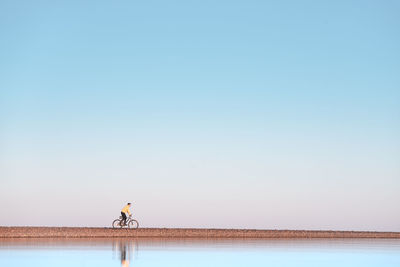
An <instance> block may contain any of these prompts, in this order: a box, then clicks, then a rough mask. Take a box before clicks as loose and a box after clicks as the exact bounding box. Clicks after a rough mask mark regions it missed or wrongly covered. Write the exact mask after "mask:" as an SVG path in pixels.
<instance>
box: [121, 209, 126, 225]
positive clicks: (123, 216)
mask: <svg viewBox="0 0 400 267" xmlns="http://www.w3.org/2000/svg"><path fill="white" fill-rule="evenodd" d="M121 215H122V222H121V224H122V225H125V224H126V214H125V212H122V211H121Z"/></svg>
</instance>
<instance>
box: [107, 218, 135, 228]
mask: <svg viewBox="0 0 400 267" xmlns="http://www.w3.org/2000/svg"><path fill="white" fill-rule="evenodd" d="M122 222H123V219H122V216H119V218H118V219H116V220H114V221H113V222H112V227H113V228H118V227H119V228H122V227H124V226H127V227H128V228H135V229H136V228H139V222H138V221H136V220H135V219H132V216H131V215H130V216H129V217H128V218H127V219H126V222H125V224H122Z"/></svg>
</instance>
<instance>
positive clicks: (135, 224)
mask: <svg viewBox="0 0 400 267" xmlns="http://www.w3.org/2000/svg"><path fill="white" fill-rule="evenodd" d="M128 228H133V229H136V228H139V222H138V221H136V220H131V221H130V222H129V223H128Z"/></svg>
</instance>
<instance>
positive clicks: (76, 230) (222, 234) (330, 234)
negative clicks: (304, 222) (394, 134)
mask: <svg viewBox="0 0 400 267" xmlns="http://www.w3.org/2000/svg"><path fill="white" fill-rule="evenodd" d="M20 237H24V238H37V237H40V238H42V237H85V238H97V237H103V238H104V237H153V238H399V239H400V232H354V231H298V230H240V229H189V228H139V229H112V228H85V227H0V238H20Z"/></svg>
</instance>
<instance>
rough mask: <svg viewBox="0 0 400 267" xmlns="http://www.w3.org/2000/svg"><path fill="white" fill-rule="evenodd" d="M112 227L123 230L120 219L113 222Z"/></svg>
mask: <svg viewBox="0 0 400 267" xmlns="http://www.w3.org/2000/svg"><path fill="white" fill-rule="evenodd" d="M112 227H113V228H122V225H121V220H119V219H116V220H114V221H113V222H112Z"/></svg>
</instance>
